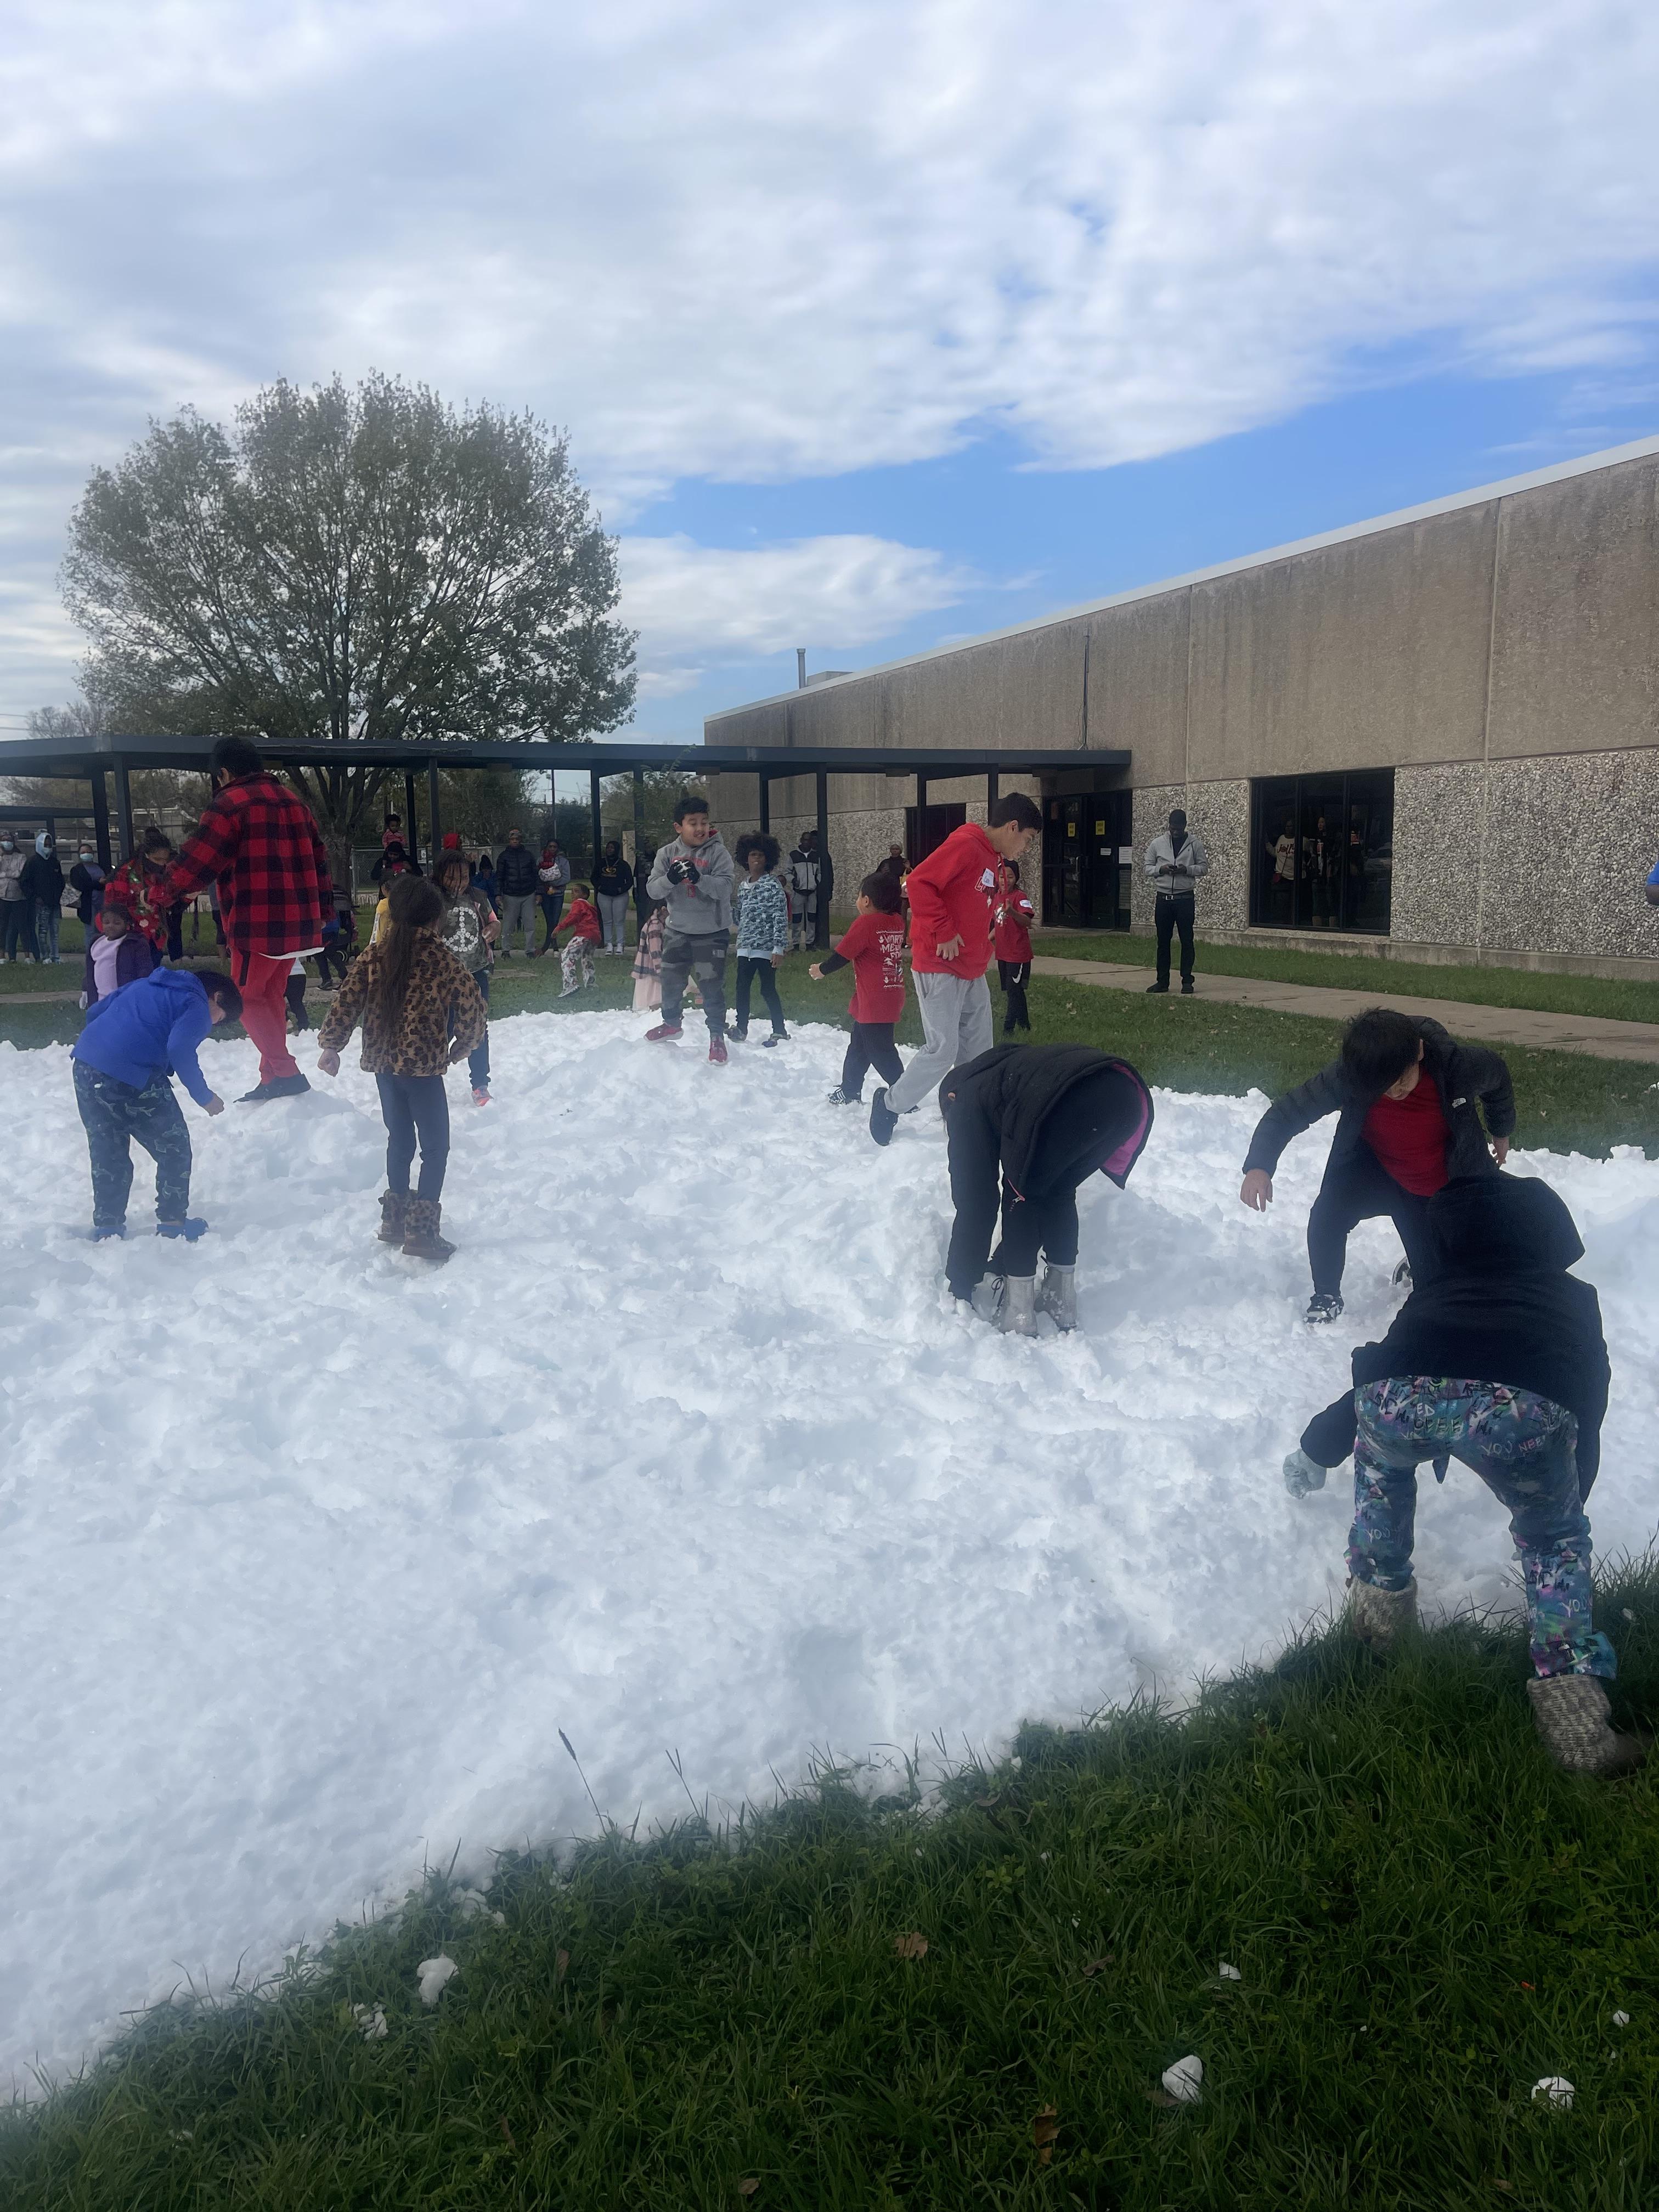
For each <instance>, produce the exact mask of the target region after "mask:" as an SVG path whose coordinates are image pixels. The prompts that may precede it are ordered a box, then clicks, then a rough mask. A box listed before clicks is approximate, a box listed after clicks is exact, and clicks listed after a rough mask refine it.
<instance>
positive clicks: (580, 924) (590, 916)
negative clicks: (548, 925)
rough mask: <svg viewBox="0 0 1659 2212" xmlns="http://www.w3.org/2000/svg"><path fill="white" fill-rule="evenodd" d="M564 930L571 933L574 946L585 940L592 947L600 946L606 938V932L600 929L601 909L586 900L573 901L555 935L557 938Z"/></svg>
mask: <svg viewBox="0 0 1659 2212" xmlns="http://www.w3.org/2000/svg"><path fill="white" fill-rule="evenodd" d="M564 929H568V931H569V932H570V942H571V943H572V944H573V945H574V944H575V943H577V941H578V940H579V939H583V938H585V939H586V940H587V942H588V944H590V945H598V944H599V943H600V942H601V941H602V939H603V938H604V936H605V932H604V931H603V930H602V929H601V928H600V927H599V908H597V907H592V906H589V904H588V903H587V901H586V899H585V898H574V899H572V900H571V902H570V907H569V910H568V913H567V914H566V915H565V918H564V920H563V921H562V922H561V923H560V924H559V927H558V929H556V930H555V931H554V933H553V934H554V935H555V936H557V935H558V934H559V931H560V930H564Z"/></svg>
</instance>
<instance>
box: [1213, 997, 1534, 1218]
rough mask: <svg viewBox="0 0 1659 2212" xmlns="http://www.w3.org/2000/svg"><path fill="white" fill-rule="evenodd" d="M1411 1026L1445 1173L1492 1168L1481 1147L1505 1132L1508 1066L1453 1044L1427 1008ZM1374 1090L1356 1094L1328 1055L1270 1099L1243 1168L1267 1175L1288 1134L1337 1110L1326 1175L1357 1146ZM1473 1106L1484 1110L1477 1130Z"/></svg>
mask: <svg viewBox="0 0 1659 2212" xmlns="http://www.w3.org/2000/svg"><path fill="white" fill-rule="evenodd" d="M1416 1026H1417V1032H1418V1035H1419V1036H1420V1037H1421V1038H1422V1040H1423V1074H1424V1075H1425V1076H1426V1077H1427V1078H1428V1079H1430V1080H1431V1082H1432V1083H1433V1085H1434V1086H1435V1089H1436V1090H1437V1091H1438V1092H1439V1094H1440V1110H1441V1112H1442V1113H1443V1115H1445V1117H1446V1130H1447V1137H1446V1175H1447V1179H1448V1180H1449V1181H1450V1180H1453V1179H1455V1178H1456V1177H1457V1176H1478V1175H1491V1174H1492V1173H1494V1172H1495V1171H1496V1164H1495V1163H1494V1161H1493V1159H1492V1154H1491V1152H1490V1151H1489V1150H1488V1149H1487V1145H1486V1138H1487V1135H1488V1133H1490V1134H1491V1135H1492V1136H1494V1137H1507V1136H1508V1135H1510V1133H1511V1131H1512V1130H1513V1129H1514V1127H1515V1091H1514V1088H1513V1086H1512V1085H1511V1084H1510V1072H1509V1069H1508V1068H1507V1067H1506V1066H1504V1062H1503V1061H1502V1060H1500V1059H1499V1058H1498V1054H1496V1053H1495V1052H1488V1051H1487V1050H1486V1048H1485V1047H1484V1046H1483V1045H1478V1044H1459V1043H1458V1042H1456V1041H1455V1038H1453V1037H1452V1036H1449V1035H1448V1033H1447V1032H1446V1031H1445V1030H1443V1029H1442V1028H1441V1026H1440V1024H1439V1023H1438V1022H1437V1021H1432V1020H1431V1019H1430V1018H1429V1017H1428V1016H1427V1015H1424V1016H1422V1017H1421V1018H1419V1020H1418V1023H1417V1024H1416ZM1380 1096H1381V1093H1380V1092H1372V1093H1371V1094H1370V1095H1369V1096H1364V1095H1362V1094H1361V1092H1360V1091H1359V1089H1358V1085H1356V1084H1355V1083H1354V1081H1353V1079H1352V1077H1351V1076H1350V1075H1349V1073H1348V1071H1347V1069H1346V1067H1345V1066H1343V1064H1342V1062H1341V1061H1340V1060H1333V1061H1332V1062H1331V1064H1330V1066H1328V1067H1322V1068H1321V1069H1320V1071H1319V1073H1318V1074H1317V1075H1314V1076H1310V1078H1309V1079H1308V1080H1307V1082H1305V1083H1304V1084H1301V1085H1298V1087H1297V1089H1296V1090H1294V1091H1286V1092H1285V1096H1284V1097H1282V1098H1275V1099H1274V1101H1273V1104H1272V1105H1271V1106H1270V1107H1269V1108H1268V1109H1267V1112H1266V1113H1265V1114H1264V1115H1262V1117H1261V1120H1260V1121H1258V1122H1257V1123H1256V1127H1255V1135H1254V1136H1253V1137H1252V1138H1251V1139H1250V1149H1249V1152H1248V1153H1247V1154H1246V1155H1245V1158H1244V1172H1245V1174H1246V1175H1249V1173H1250V1172H1251V1171H1252V1170H1254V1169H1258V1168H1259V1169H1261V1170H1262V1172H1263V1173H1264V1174H1267V1175H1271V1174H1272V1173H1273V1170H1274V1169H1275V1168H1276V1167H1277V1166H1278V1165H1279V1155H1280V1153H1281V1152H1283V1151H1284V1149H1285V1146H1286V1145H1288V1144H1289V1143H1290V1141H1291V1138H1292V1137H1299V1136H1300V1135H1301V1134H1302V1132H1303V1131H1304V1129H1309V1128H1311V1127H1313V1125H1314V1123H1315V1122H1316V1121H1322V1120H1323V1119H1324V1118H1325V1116H1326V1115H1328V1114H1336V1115H1340V1117H1341V1118H1340V1121H1338V1122H1337V1125H1336V1134H1335V1136H1334V1137H1333V1138H1332V1139H1331V1151H1330V1158H1329V1159H1328V1161H1327V1163H1326V1168H1325V1172H1326V1173H1327V1175H1329V1174H1331V1173H1332V1172H1333V1171H1334V1170H1335V1169H1337V1168H1339V1167H1340V1166H1342V1165H1343V1164H1344V1163H1345V1162H1346V1161H1347V1160H1349V1159H1351V1158H1352V1157H1353V1154H1354V1153H1355V1152H1357V1151H1358V1147H1359V1144H1360V1140H1361V1136H1362V1133H1363V1132H1364V1127H1365V1116H1366V1115H1367V1114H1369V1113H1370V1110H1371V1108H1372V1107H1373V1106H1375V1105H1376V1101H1377V1098H1378V1097H1380ZM1479 1107H1484V1109H1486V1127H1485V1128H1484V1129H1483V1128H1482V1127H1481V1126H1480V1111H1479V1110H1478V1108H1479Z"/></svg>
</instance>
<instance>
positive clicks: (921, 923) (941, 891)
mask: <svg viewBox="0 0 1659 2212" xmlns="http://www.w3.org/2000/svg"><path fill="white" fill-rule="evenodd" d="M1039 829H1042V813H1041V811H1039V809H1038V807H1037V805H1036V801H1035V800H1034V799H1027V798H1026V796H1025V795H1024V793H1023V792H1012V793H1010V794H1009V796H1008V797H1007V798H1006V799H999V800H998V801H997V803H996V805H994V807H993V808H992V809H991V813H990V818H989V820H988V821H987V823H986V826H985V828H984V829H981V828H980V826H979V824H978V823H976V822H964V823H963V825H962V827H961V828H960V829H953V830H952V831H951V834H950V836H948V837H947V838H946V839H945V842H944V843H943V844H942V845H941V846H940V847H939V849H938V850H937V851H936V852H933V853H930V854H928V855H927V859H926V860H919V861H918V862H917V863H916V865H915V867H914V868H912V869H911V871H910V872H909V874H908V876H907V877H906V878H905V881H904V890H905V895H906V896H907V897H908V899H909V902H910V968H911V972H912V974H913V975H915V979H916V1002H917V1004H918V1006H920V1007H921V1026H922V1031H923V1034H924V1036H926V1038H927V1042H926V1043H925V1044H924V1045H923V1046H922V1048H921V1051H920V1052H918V1053H914V1054H912V1055H911V1059H910V1064H909V1066H908V1067H907V1068H906V1069H905V1071H904V1073H903V1074H902V1076H900V1077H899V1078H898V1079H897V1080H896V1082H893V1083H890V1084H889V1085H886V1086H885V1088H884V1089H883V1090H880V1091H877V1093H876V1095H875V1097H873V1098H872V1100H871V1102H870V1134H871V1135H872V1137H873V1138H874V1139H875V1140H876V1142H877V1143H878V1145H884V1144H886V1143H887V1141H888V1140H889V1139H890V1137H891V1136H892V1133H893V1131H894V1129H895V1127H896V1126H897V1122H898V1117H899V1115H901V1114H908V1112H909V1111H910V1109H911V1108H912V1107H913V1106H920V1105H921V1102H922V1100H923V1099H924V1098H926V1097H927V1094H928V1093H929V1091H934V1090H937V1089H938V1087H939V1084H940V1082H941V1081H942V1080H943V1079H944V1078H945V1076H946V1075H948V1074H949V1073H950V1072H951V1069H952V1068H953V1067H955V1066H958V1065H959V1064H960V1063H962V1062H963V1061H964V1060H977V1059H978V1057H979V1055H980V1054H981V1053H982V1052H988V1051H989V1050H990V1048H991V1040H992V1037H993V1036H994V1034H995V1028H996V1024H995V1020H994V1016H993V1014H992V1012H991V994H990V991H989V989H988V988H987V985H986V981H985V971H986V969H987V968H988V967H989V965H990V964H991V909H992V907H993V905H994V902H995V897H996V889H997V877H998V871H999V870H1000V867H1001V866H1002V863H1003V862H1004V861H1005V860H1018V859H1019V858H1020V856H1021V855H1022V854H1024V852H1025V851H1026V849H1027V848H1028V847H1029V846H1030V842H1031V840H1032V839H1033V838H1034V837H1035V836H1036V834H1037V832H1038V830H1039Z"/></svg>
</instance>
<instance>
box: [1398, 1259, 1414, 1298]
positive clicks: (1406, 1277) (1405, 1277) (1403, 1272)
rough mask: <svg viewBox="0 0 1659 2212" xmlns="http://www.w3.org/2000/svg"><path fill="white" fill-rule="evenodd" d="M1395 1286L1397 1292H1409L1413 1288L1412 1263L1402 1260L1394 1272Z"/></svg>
mask: <svg viewBox="0 0 1659 2212" xmlns="http://www.w3.org/2000/svg"><path fill="white" fill-rule="evenodd" d="M1394 1286H1395V1290H1397V1291H1402V1290H1403V1291H1409V1290H1410V1288H1411V1286H1412V1263H1411V1261H1409V1260H1402V1261H1401V1262H1400V1265H1399V1266H1398V1267H1396V1268H1395V1271H1394Z"/></svg>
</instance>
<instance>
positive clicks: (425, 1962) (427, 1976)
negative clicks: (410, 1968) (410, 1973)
mask: <svg viewBox="0 0 1659 2212" xmlns="http://www.w3.org/2000/svg"><path fill="white" fill-rule="evenodd" d="M459 1972H460V1967H459V1965H458V1964H457V1963H456V1961H455V1960H453V1959H452V1958H451V1957H450V1955H449V1954H448V1952H447V1951H440V1952H439V1954H438V1955H437V1957H436V1958H435V1959H422V1961H421V1963H420V1965H419V1966H417V1967H416V1969H415V1978H416V1987H417V1988H418V1990H419V1991H420V1996H421V2002H422V2004H423V2005H425V2006H426V2007H427V2008H428V2010H430V2009H431V2008H432V2007H433V2006H434V2005H435V2004H436V2003H437V2002H438V2000H439V1998H440V1997H441V1996H442V1995H443V1993H444V1991H445V1990H447V1988H448V1987H449V1983H450V1977H451V1976H452V1975H453V1974H458V1973H459Z"/></svg>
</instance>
